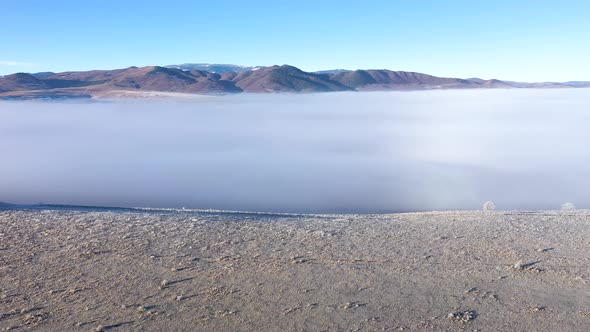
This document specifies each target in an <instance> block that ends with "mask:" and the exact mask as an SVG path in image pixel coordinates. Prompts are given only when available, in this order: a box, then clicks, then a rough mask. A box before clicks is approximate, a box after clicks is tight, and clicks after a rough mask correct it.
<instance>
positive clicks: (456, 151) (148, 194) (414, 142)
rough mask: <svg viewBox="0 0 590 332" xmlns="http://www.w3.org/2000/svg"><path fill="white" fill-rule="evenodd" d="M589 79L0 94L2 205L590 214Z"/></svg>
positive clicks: (0, 199) (0, 195) (0, 178)
mask: <svg viewBox="0 0 590 332" xmlns="http://www.w3.org/2000/svg"><path fill="white" fill-rule="evenodd" d="M589 97H590V89H558V90H525V89H523V90H499V89H498V90H469V91H458V90H453V91H451V90H446V91H425V92H375V93H326V94H292V95H290V94H284V95H283V94H279V95H255V94H250V95H238V96H224V97H212V98H203V99H200V100H191V101H181V100H178V101H174V102H155V101H138V102H108V103H107V102H100V103H99V102H89V103H80V102H75V103H72V102H70V103H61V102H60V103H57V102H56V103H53V102H2V103H0V151H2V156H3V157H2V162H1V163H0V201H7V202H15V203H36V202H46V203H68V204H78V205H85V204H89V205H103V206H152V207H182V206H186V207H192V208H214V209H232V210H259V211H284V212H385V211H416V210H449V209H480V208H481V204H482V203H483V202H485V201H488V200H491V201H493V202H494V203H495V204H496V206H497V207H498V209H500V210H503V209H519V210H523V209H551V208H553V209H559V208H560V206H561V204H563V202H572V203H574V204H575V205H576V206H577V207H579V208H590V168H589V167H588V165H589V164H590V152H589V150H588V142H589V141H590V131H588V123H589V121H590V113H589V112H588V109H590V98H589Z"/></svg>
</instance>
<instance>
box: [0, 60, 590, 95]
mask: <svg viewBox="0 0 590 332" xmlns="http://www.w3.org/2000/svg"><path fill="white" fill-rule="evenodd" d="M581 87H590V82H586V81H575V82H574V81H572V82H562V83H560V82H543V83H525V82H512V81H501V80H497V79H490V80H484V79H480V78H468V79H461V78H449V77H437V76H432V75H427V74H422V73H415V72H405V71H391V70H386V69H378V70H354V71H351V70H344V69H337V70H327V71H321V72H305V71H303V70H301V69H299V68H296V67H293V66H289V65H282V66H277V65H275V66H268V67H248V66H237V65H217V64H182V65H171V66H165V67H161V66H148V67H129V68H125V69H115V70H91V71H72V72H63V73H52V72H43V73H33V74H29V73H16V74H12V75H6V76H3V77H0V98H2V99H30V98H92V97H113V96H115V97H116V96H132V95H133V94H134V93H136V95H141V93H149V92H161V93H188V94H228V93H243V92H246V93H273V92H274V93H277V92H291V93H299V92H301V93H305V92H331V91H380V90H428V89H482V88H581Z"/></svg>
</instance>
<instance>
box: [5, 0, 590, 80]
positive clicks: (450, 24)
mask: <svg viewBox="0 0 590 332" xmlns="http://www.w3.org/2000/svg"><path fill="white" fill-rule="evenodd" d="M0 22H1V25H0V26H1V27H2V30H3V32H2V38H1V39H0V75H2V74H8V73H13V72H19V71H25V72H38V71H66V70H88V69H110V68H123V67H128V66H133V65H135V66H144V65H167V64H177V63H185V62H211V63H234V64H244V65H272V64H291V65H294V66H297V67H299V68H301V69H304V70H321V69H332V68H346V69H357V68H365V69H368V68H376V69H377V68H387V69H392V70H407V71H418V72H425V73H429V74H434V75H439V76H453V77H464V78H467V77H482V78H500V79H510V80H523V81H524V80H526V81H566V80H590V66H589V65H588V59H590V43H589V39H590V1H544V0H537V1H527V0H521V1H515V0H513V1H504V0H495V1H474V0H470V1H459V0H456V1H453V0H449V1H426V0H424V1H420V0H416V1H407V0H405V1H394V0H389V1H371V0H365V1H331V0H323V1H321V0H314V1H308V0H298V1H278V0H275V1H226V0H216V1H180V0H167V1H149V0H143V1H136V0H129V1H122V0H119V1H112V0H101V1H98V0H96V1H80V0H75V1H74V0H53V1H46V0H1V1H0Z"/></svg>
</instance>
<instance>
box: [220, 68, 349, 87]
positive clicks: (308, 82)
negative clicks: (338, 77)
mask: <svg viewBox="0 0 590 332" xmlns="http://www.w3.org/2000/svg"><path fill="white" fill-rule="evenodd" d="M224 77H226V78H228V79H229V78H231V80H232V81H233V82H235V83H236V86H238V87H240V88H241V89H242V90H244V91H245V92H328V91H346V90H352V89H351V88H350V87H346V86H344V85H343V84H342V83H340V82H336V81H333V80H331V79H330V76H329V75H324V74H314V73H308V72H304V71H302V70H301V69H299V68H296V67H293V66H288V65H283V66H272V67H264V68H261V69H258V70H251V71H248V72H243V73H239V74H236V75H231V74H226V75H225V76H224Z"/></svg>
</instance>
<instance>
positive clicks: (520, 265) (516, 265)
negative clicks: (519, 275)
mask: <svg viewBox="0 0 590 332" xmlns="http://www.w3.org/2000/svg"><path fill="white" fill-rule="evenodd" d="M524 266H525V264H524V263H523V262H522V261H518V262H516V263H514V269H516V270H524Z"/></svg>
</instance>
